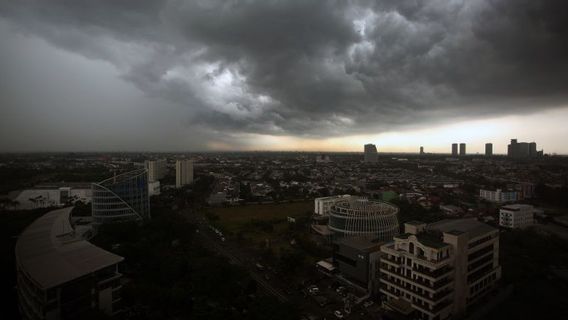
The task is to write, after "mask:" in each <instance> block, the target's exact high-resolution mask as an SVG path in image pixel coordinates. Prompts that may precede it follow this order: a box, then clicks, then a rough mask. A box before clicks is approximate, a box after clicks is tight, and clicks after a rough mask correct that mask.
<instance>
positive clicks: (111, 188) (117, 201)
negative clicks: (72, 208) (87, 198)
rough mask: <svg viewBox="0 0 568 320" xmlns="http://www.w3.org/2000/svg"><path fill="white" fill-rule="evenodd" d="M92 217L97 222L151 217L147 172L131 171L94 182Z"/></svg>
mask: <svg viewBox="0 0 568 320" xmlns="http://www.w3.org/2000/svg"><path fill="white" fill-rule="evenodd" d="M91 187H92V190H93V200H92V209H93V219H94V220H95V222H97V223H112V222H123V221H141V220H146V219H150V203H149V198H148V172H147V170H146V169H140V170H135V171H130V172H127V173H123V174H120V175H118V176H114V177H112V178H110V179H106V180H104V181H101V182H99V183H93V184H92V185H91Z"/></svg>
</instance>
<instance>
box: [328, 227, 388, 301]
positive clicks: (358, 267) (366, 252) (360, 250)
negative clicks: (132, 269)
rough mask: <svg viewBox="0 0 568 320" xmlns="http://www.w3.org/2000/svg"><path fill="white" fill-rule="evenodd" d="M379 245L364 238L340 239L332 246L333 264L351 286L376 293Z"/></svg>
mask: <svg viewBox="0 0 568 320" xmlns="http://www.w3.org/2000/svg"><path fill="white" fill-rule="evenodd" d="M380 244H381V243H377V242H373V241H371V240H369V239H364V238H342V239H340V240H338V241H336V242H334V244H333V264H334V266H335V267H336V269H335V270H338V271H339V272H340V273H341V275H342V276H343V277H344V278H345V279H347V280H349V281H350V282H351V283H352V284H355V285H356V286H358V287H360V288H361V289H363V290H365V291H367V292H369V293H372V294H375V293H377V291H378V278H377V277H378V275H379V257H380Z"/></svg>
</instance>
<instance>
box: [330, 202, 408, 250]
mask: <svg viewBox="0 0 568 320" xmlns="http://www.w3.org/2000/svg"><path fill="white" fill-rule="evenodd" d="M398 211H399V209H398V207H397V206H395V205H393V204H390V203H387V202H382V201H369V200H367V199H365V198H357V197H351V198H348V199H346V200H342V201H338V202H337V203H335V205H334V206H333V207H332V208H331V211H330V215H329V229H330V230H331V231H332V232H333V237H334V238H335V239H339V238H343V237H346V236H349V237H364V238H369V239H371V240H379V241H392V238H393V236H395V235H397V234H398V233H399V225H398V218H397V214H398Z"/></svg>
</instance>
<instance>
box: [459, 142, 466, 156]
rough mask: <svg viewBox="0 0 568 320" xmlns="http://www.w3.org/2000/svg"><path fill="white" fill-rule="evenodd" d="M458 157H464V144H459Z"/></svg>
mask: <svg viewBox="0 0 568 320" xmlns="http://www.w3.org/2000/svg"><path fill="white" fill-rule="evenodd" d="M460 156H465V143H460Z"/></svg>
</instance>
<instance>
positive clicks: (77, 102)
mask: <svg viewBox="0 0 568 320" xmlns="http://www.w3.org/2000/svg"><path fill="white" fill-rule="evenodd" d="M567 39H568V1H563V0H558V1H555V0H547V1H534V0H478V1H475V0H463V1H458V0H455V1H450V0H445V1H442V0H429V1H417V0H414V1H404V0H389V1H339V0H338V1H321V0H320V1H308V0H301V1H300V0H299V1H292V0H285V1H268V0H259V1H252V0H251V1H224V0H223V1H215V0H203V1H178V0H176V1H153V0H139V1H127V0H105V1H103V0H97V1H91V0H68V1H55V0H52V1H45V0H35V1H34V0H21V1H1V2H0V108H1V109H0V110H1V114H0V151H96V150H101V151H115V150H125V151H129V150H140V151H191V150H315V151H318V150H326V151H333V150H337V151H341V150H349V151H352V150H356V151H361V150H362V144H364V143H367V142H372V143H376V144H377V145H378V146H379V151H410V152H415V151H417V150H418V147H419V146H420V145H423V146H425V148H426V151H432V152H449V145H448V144H449V143H451V142H466V143H468V144H469V147H468V150H469V151H471V152H478V151H479V152H481V151H482V150H483V143H485V142H493V143H494V144H495V149H496V152H505V148H506V144H507V141H508V140H509V139H511V138H518V139H519V140H522V141H527V140H529V141H533V140H534V141H536V142H537V143H538V145H539V149H540V148H544V149H545V152H550V153H552V152H557V153H568V145H567V144H566V143H565V140H566V137H568V129H566V128H567V127H568V126H567V125H566V123H567V121H568V90H567V89H568V40H567Z"/></svg>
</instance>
